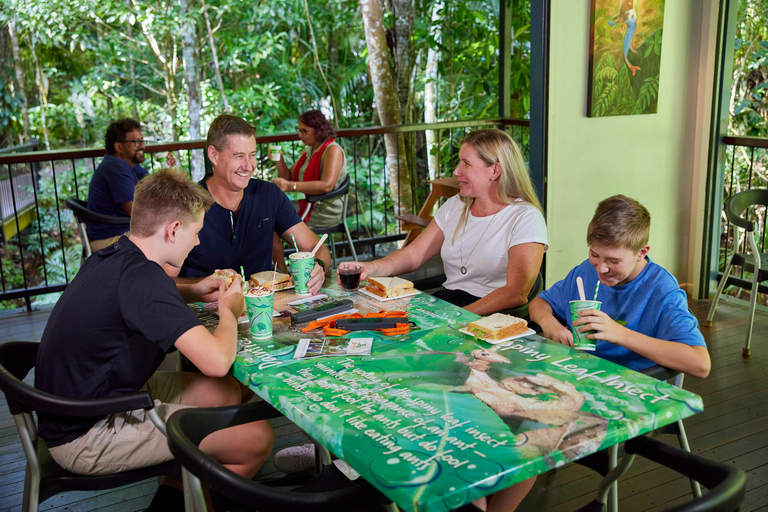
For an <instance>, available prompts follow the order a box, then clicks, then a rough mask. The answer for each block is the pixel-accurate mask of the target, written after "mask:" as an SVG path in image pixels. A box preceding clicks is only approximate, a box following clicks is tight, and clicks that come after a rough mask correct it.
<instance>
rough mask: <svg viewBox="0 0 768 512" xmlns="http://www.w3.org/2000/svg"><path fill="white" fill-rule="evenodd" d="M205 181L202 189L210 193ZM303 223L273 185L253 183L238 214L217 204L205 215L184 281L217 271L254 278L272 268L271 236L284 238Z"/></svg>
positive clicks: (184, 273)
mask: <svg viewBox="0 0 768 512" xmlns="http://www.w3.org/2000/svg"><path fill="white" fill-rule="evenodd" d="M207 178H208V176H206V178H203V180H202V181H200V185H201V186H202V187H203V188H205V189H206V190H208V186H207V184H206V179H207ZM299 222H301V219H300V218H299V216H298V215H297V214H296V209H295V208H294V207H293V205H292V204H291V201H290V200H289V199H288V196H286V195H285V193H284V192H283V191H282V190H280V188H278V186H277V185H275V184H274V183H271V182H268V181H263V180H257V179H251V181H250V183H249V184H248V186H247V187H246V189H245V190H244V191H243V199H242V201H241V202H240V209H239V211H238V212H237V214H235V213H234V212H233V211H232V210H227V209H226V208H224V207H222V206H221V205H219V204H218V203H214V204H213V206H211V209H210V210H208V213H206V214H205V221H204V223H203V229H202V230H201V231H200V245H198V246H196V247H195V248H193V249H192V251H191V252H190V253H189V256H188V257H187V260H186V261H185V262H184V265H183V266H182V267H181V273H180V274H179V275H180V276H182V277H200V276H207V275H210V274H212V273H213V272H214V271H215V270H216V269H224V268H231V269H233V270H237V271H239V270H240V267H241V266H242V267H243V269H244V271H245V276H246V279H247V278H248V276H250V275H251V274H255V273H257V272H261V271H263V270H269V269H271V268H272V234H273V233H277V234H283V233H285V232H286V231H287V230H289V229H290V228H292V227H293V226H295V225H296V224H298V223H299Z"/></svg>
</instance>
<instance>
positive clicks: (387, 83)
mask: <svg viewBox="0 0 768 512" xmlns="http://www.w3.org/2000/svg"><path fill="white" fill-rule="evenodd" d="M360 7H361V10H362V13H363V22H364V24H365V42H366V45H367V47H368V70H369V72H370V75H371V83H372V84H373V94H374V98H375V100H376V110H377V111H378V113H379V118H380V119H381V124H382V126H387V125H399V124H401V118H400V110H399V105H398V103H397V94H396V93H395V85H394V82H393V80H392V68H391V66H390V62H389V48H388V47H387V37H386V34H385V31H384V19H383V15H382V12H381V6H380V5H379V1H378V0H360ZM384 140H385V142H386V147H387V164H386V165H387V176H388V178H389V189H390V191H391V193H392V197H393V199H394V203H395V214H396V215H399V214H401V213H407V212H410V211H411V209H412V204H413V199H412V196H411V187H410V183H411V177H410V173H409V172H408V163H407V159H406V151H405V142H404V140H403V138H402V137H398V136H397V135H396V134H394V133H390V134H386V135H385V136H384Z"/></svg>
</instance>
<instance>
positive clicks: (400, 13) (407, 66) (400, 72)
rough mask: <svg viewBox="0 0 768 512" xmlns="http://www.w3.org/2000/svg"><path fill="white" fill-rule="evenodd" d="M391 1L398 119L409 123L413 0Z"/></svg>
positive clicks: (410, 118) (411, 116) (412, 52)
mask: <svg viewBox="0 0 768 512" xmlns="http://www.w3.org/2000/svg"><path fill="white" fill-rule="evenodd" d="M391 1H392V16H393V17H394V18H395V48H394V55H395V83H396V84H395V87H396V89H397V99H398V102H399V104H400V119H401V120H402V121H403V123H405V124H411V123H413V110H412V109H411V105H412V104H413V101H412V85H413V82H412V81H411V73H412V71H413V61H414V56H415V52H414V50H413V45H411V39H412V38H413V0H391Z"/></svg>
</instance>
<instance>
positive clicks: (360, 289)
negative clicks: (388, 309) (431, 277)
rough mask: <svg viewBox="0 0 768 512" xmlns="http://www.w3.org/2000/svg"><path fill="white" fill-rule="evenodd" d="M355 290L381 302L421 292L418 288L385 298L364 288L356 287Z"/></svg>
mask: <svg viewBox="0 0 768 512" xmlns="http://www.w3.org/2000/svg"><path fill="white" fill-rule="evenodd" d="M357 291H359V292H362V293H364V294H366V295H367V296H369V297H373V298H374V299H376V300H378V301H381V302H387V301H388V300H395V299H404V298H406V297H413V296H414V295H418V294H420V293H421V291H420V290H414V292H413V293H406V294H405V295H398V296H397V297H387V298H384V297H379V296H378V295H376V294H375V293H371V292H369V291H368V290H366V289H365V288H358V289H357Z"/></svg>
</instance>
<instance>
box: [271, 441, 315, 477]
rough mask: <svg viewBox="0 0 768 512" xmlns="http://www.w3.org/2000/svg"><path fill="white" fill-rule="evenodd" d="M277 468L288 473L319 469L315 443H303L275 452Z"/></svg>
mask: <svg viewBox="0 0 768 512" xmlns="http://www.w3.org/2000/svg"><path fill="white" fill-rule="evenodd" d="M274 464H275V469H277V470H278V471H280V472H281V473H285V474H286V475H290V474H292V473H301V472H302V471H308V470H310V469H317V462H316V457H315V445H314V444H303V445H300V446H291V447H289V448H283V449H282V450H280V451H279V452H277V453H276V454H275V459H274Z"/></svg>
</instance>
